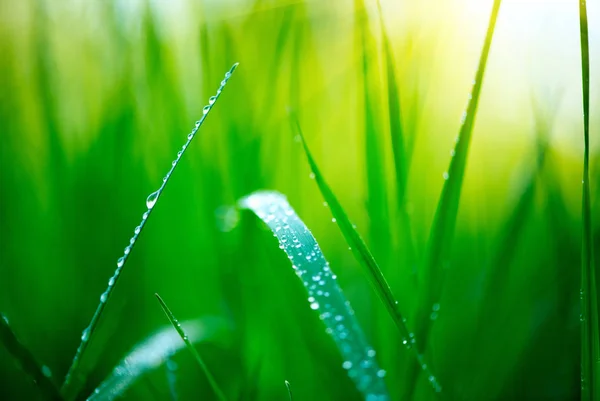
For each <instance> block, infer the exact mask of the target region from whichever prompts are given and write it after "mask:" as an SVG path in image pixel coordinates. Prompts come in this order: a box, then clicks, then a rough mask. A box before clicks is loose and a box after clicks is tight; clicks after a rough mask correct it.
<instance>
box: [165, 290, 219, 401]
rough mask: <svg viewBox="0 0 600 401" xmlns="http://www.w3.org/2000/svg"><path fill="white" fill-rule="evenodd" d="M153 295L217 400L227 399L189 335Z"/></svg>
mask: <svg viewBox="0 0 600 401" xmlns="http://www.w3.org/2000/svg"><path fill="white" fill-rule="evenodd" d="M154 295H155V296H156V298H157V299H158V302H159V303H160V306H161V308H162V310H163V311H164V312H165V315H167V318H169V321H170V322H171V324H172V325H173V327H174V328H175V330H176V331H177V334H179V336H180V337H181V339H182V340H183V342H184V343H185V346H186V347H187V349H188V350H190V352H191V353H192V355H193V356H194V359H195V360H196V362H198V365H200V368H201V369H202V371H203V372H204V374H205V375H206V378H207V379H208V382H209V383H210V386H211V387H212V389H213V391H214V392H215V394H216V395H217V398H218V399H219V400H221V401H226V400H227V398H226V397H225V394H224V393H223V391H222V390H221V388H220V387H219V385H218V384H217V382H216V380H215V378H214V377H213V375H212V373H210V370H208V367H207V366H206V364H205V363H204V360H203V359H202V357H201V356H200V354H199V353H198V351H197V350H196V348H195V347H194V344H192V341H191V340H190V337H189V335H188V334H187V333H186V331H185V330H184V329H183V327H182V325H181V323H179V321H178V320H177V318H175V315H173V313H172V312H171V310H170V309H169V307H168V306H167V304H166V303H165V301H163V300H162V298H161V297H160V295H158V294H154Z"/></svg>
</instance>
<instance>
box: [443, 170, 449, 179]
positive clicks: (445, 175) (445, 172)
mask: <svg viewBox="0 0 600 401" xmlns="http://www.w3.org/2000/svg"><path fill="white" fill-rule="evenodd" d="M442 177H444V180H447V179H448V178H450V174H448V172H447V171H444V174H442Z"/></svg>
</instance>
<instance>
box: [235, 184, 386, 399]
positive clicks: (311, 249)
mask: <svg viewBox="0 0 600 401" xmlns="http://www.w3.org/2000/svg"><path fill="white" fill-rule="evenodd" d="M239 205H240V207H242V208H244V209H250V210H251V211H253V212H254V213H255V214H256V215H257V216H258V217H259V218H261V219H262V220H263V221H264V222H265V223H266V224H267V225H268V226H269V228H270V229H271V230H272V231H273V233H274V234H275V236H276V237H277V238H278V239H279V241H280V247H281V246H282V249H283V250H284V251H285V253H286V254H287V255H288V257H289V258H290V259H293V261H294V263H293V265H292V267H293V269H294V270H295V271H296V273H297V274H298V275H299V276H300V275H303V274H307V275H308V277H309V278H310V279H308V280H303V284H304V286H305V288H306V290H307V291H308V295H309V298H308V303H309V307H310V308H311V309H313V310H315V311H317V312H318V313H319V318H320V319H321V321H323V323H324V324H325V326H326V330H325V331H326V333H328V334H330V335H331V336H332V337H333V340H334V341H335V343H336V345H337V347H338V350H339V351H340V354H341V355H342V357H343V358H344V363H343V365H342V367H343V368H344V369H346V370H347V373H348V376H349V377H350V378H351V379H352V380H353V381H354V384H355V385H356V387H357V389H358V390H359V391H360V392H361V393H362V394H363V396H364V397H365V399H367V400H371V399H373V400H381V401H386V400H389V395H388V392H387V389H386V386H385V382H384V381H383V380H382V378H383V375H385V373H384V374H383V375H382V373H381V372H385V371H383V370H382V369H380V368H379V366H378V364H377V361H376V360H375V352H374V350H373V348H372V347H371V346H370V345H369V344H368V342H367V339H366V337H365V335H364V333H363V331H362V330H361V328H360V326H359V325H358V322H357V320H356V317H355V316H354V311H353V310H352V308H351V306H350V303H349V302H348V301H347V300H346V298H345V297H344V294H343V293H342V290H341V289H340V287H339V286H338V284H337V282H336V276H335V274H334V273H333V272H332V270H331V267H330V266H329V263H328V262H327V261H326V260H325V257H324V255H323V253H322V251H321V249H320V248H319V246H318V244H317V242H316V240H315V238H314V237H313V236H312V234H311V232H310V230H309V229H308V228H307V227H306V225H305V224H304V223H303V222H302V220H300V218H299V217H298V215H297V214H296V213H295V211H294V210H293V209H292V208H291V206H290V205H289V203H288V201H287V199H286V198H285V196H283V195H282V194H280V193H277V192H271V191H259V192H255V193H253V194H251V195H248V196H246V197H244V198H242V199H241V200H240V201H239ZM288 238H292V241H291V242H290V241H288V240H287V239H288ZM283 239H286V241H283ZM305 254H308V255H309V256H311V257H310V259H309V258H307V257H306V255H305ZM315 278H318V280H316V282H315ZM317 288H318V289H317Z"/></svg>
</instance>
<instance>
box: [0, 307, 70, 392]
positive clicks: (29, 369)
mask: <svg viewBox="0 0 600 401" xmlns="http://www.w3.org/2000/svg"><path fill="white" fill-rule="evenodd" d="M0 341H1V342H2V344H4V347H5V348H6V349H7V350H8V352H10V353H11V354H12V356H13V357H14V358H15V360H16V361H18V363H19V364H20V366H21V368H22V369H23V370H24V371H25V373H27V375H29V377H31V379H32V380H33V382H34V383H35V384H37V386H38V387H39V388H40V390H41V393H42V395H43V396H44V398H45V399H47V400H62V397H61V396H60V393H59V392H58V388H57V387H56V385H55V384H54V383H53V382H52V380H50V378H49V377H48V376H47V375H46V374H44V370H43V369H42V368H41V367H40V365H38V363H37V361H36V360H35V358H34V357H33V355H32V354H31V352H29V350H28V349H27V348H26V347H25V346H24V345H23V344H22V343H21V342H20V341H19V339H18V338H17V336H16V335H15V333H14V332H13V331H12V329H11V328H10V326H9V325H8V319H7V318H6V317H5V316H4V315H3V314H2V313H0Z"/></svg>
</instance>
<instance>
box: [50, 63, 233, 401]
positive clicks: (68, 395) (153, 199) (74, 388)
mask: <svg viewBox="0 0 600 401" xmlns="http://www.w3.org/2000/svg"><path fill="white" fill-rule="evenodd" d="M237 66H238V63H235V64H234V65H233V66H232V67H231V69H230V70H229V71H227V73H225V77H224V78H223V80H222V81H221V84H220V86H219V88H218V89H217V92H216V94H215V95H214V96H211V97H210V99H209V101H208V104H207V105H206V106H204V108H203V109H202V117H201V118H200V120H198V121H196V124H195V125H194V128H193V129H192V131H191V132H190V133H189V134H188V136H187V141H186V142H185V143H184V144H183V146H182V148H181V150H180V151H178V152H177V157H176V158H175V160H173V162H172V163H171V168H170V169H169V171H168V172H167V174H166V176H165V177H164V178H163V180H162V184H161V185H160V187H159V188H158V189H157V190H156V191H154V192H152V193H151V194H150V195H148V198H147V199H146V207H147V210H146V211H145V212H144V214H143V215H142V220H141V222H140V224H139V225H138V226H137V227H135V229H134V233H133V236H132V237H131V239H130V240H129V243H128V245H127V246H126V247H125V250H124V253H123V256H121V257H120V258H119V259H118V260H117V269H116V270H115V272H114V274H113V276H112V277H111V278H110V279H109V281H108V287H107V288H106V291H104V292H103V293H102V295H101V296H100V303H99V304H98V307H97V308H96V312H95V313H94V315H93V317H92V320H91V322H90V324H89V326H88V327H86V328H85V330H84V331H83V333H82V335H81V343H80V345H79V347H78V348H77V352H76V353H75V357H74V358H73V362H72V363H71V367H70V368H69V371H68V373H67V375H66V377H65V381H64V383H63V385H62V388H61V393H62V395H63V397H64V398H65V399H67V400H72V399H74V398H75V397H76V396H77V394H78V393H79V391H80V390H81V387H82V385H83V382H84V381H85V372H82V371H81V370H80V363H81V359H82V358H83V355H84V353H85V351H86V349H87V347H88V344H89V342H90V339H91V337H92V336H93V334H94V331H95V330H96V327H97V326H98V323H99V321H100V317H101V316H102V313H103V312H104V310H105V307H106V304H107V302H108V299H109V298H110V296H111V295H112V293H113V291H114V288H115V286H116V284H117V282H118V280H119V278H120V277H121V272H122V270H123V267H124V266H125V263H126V262H127V260H128V258H129V255H130V254H131V252H132V250H133V247H134V246H135V244H136V242H137V239H138V237H139V235H140V234H141V232H142V231H143V229H144V227H145V226H146V223H147V221H148V218H149V217H150V214H151V213H152V211H153V210H154V206H155V205H156V203H157V201H158V198H159V197H160V195H161V194H162V192H163V190H164V188H165V186H166V185H167V183H168V182H169V179H170V178H171V175H172V174H173V173H174V171H175V169H176V168H177V166H178V165H179V161H180V160H181V157H182V156H183V154H184V153H185V151H186V149H187V148H188V146H189V145H190V143H191V142H192V140H193V139H194V137H195V135H196V133H197V132H198V130H199V129H200V127H201V126H202V124H203V123H204V120H205V119H206V118H207V117H208V114H209V113H210V111H211V110H212V108H213V107H214V105H215V103H216V101H217V100H218V99H219V97H220V96H221V93H222V91H223V90H224V88H225V85H226V84H227V81H228V80H229V78H231V75H232V74H233V72H234V71H235V69H236V68H237Z"/></svg>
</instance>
